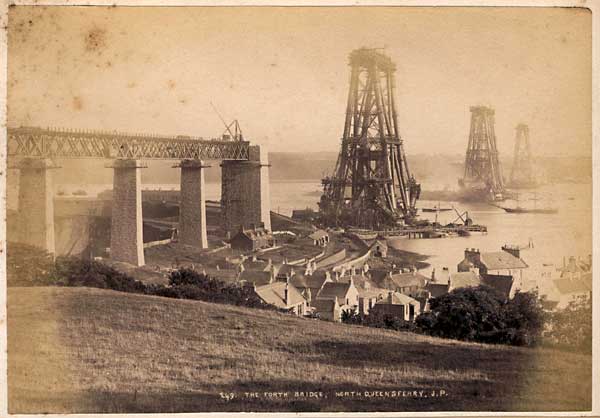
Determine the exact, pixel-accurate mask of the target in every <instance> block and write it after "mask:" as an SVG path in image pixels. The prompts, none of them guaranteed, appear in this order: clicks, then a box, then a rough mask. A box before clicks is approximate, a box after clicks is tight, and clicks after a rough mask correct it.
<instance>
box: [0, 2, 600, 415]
mask: <svg viewBox="0 0 600 418" xmlns="http://www.w3.org/2000/svg"><path fill="white" fill-rule="evenodd" d="M13 6H17V7H18V6H67V7H69V6H105V7H106V6H115V7H120V6H129V7H149V6H152V7H181V6H185V7H194V6H212V7H231V6H235V7H243V6H260V7H270V6H286V7H298V6H301V7H302V6H304V7H325V6H329V7H332V6H333V7H373V6H387V7H407V6H408V7H452V8H454V7H465V6H467V7H534V8H546V7H567V8H572V7H575V8H587V9H589V10H590V11H591V13H592V167H593V168H592V170H593V175H592V182H593V183H592V189H593V199H592V216H593V227H592V228H593V234H592V235H593V243H592V251H593V265H594V266H597V265H598V262H599V261H600V256H599V253H600V224H599V222H598V221H599V219H598V217H599V215H600V186H599V184H600V148H599V145H600V143H599V141H600V128H599V103H600V102H599V100H600V83H599V77H600V65H599V61H600V48H599V42H600V18H599V15H600V0H581V1H566V0H528V1H523V0H503V1H500V0H495V1H494V0H389V1H375V0H373V1H371V0H325V1H319V0H301V1H298V0H292V1H272V0H265V1H260V0H237V1H236V0H226V1H218V0H187V1H184V0H176V1H175V0H174V1H168V0H95V1H69V0H62V1H60V0H53V1H48V0H40V1H37V0H12V1H10V2H8V1H6V0H0V21H1V23H2V31H0V63H2V66H1V69H0V85H1V90H2V94H1V95H0V118H1V119H0V121H1V124H2V129H1V131H0V143H1V144H2V147H1V148H0V202H2V203H1V204H0V214H1V218H2V220H3V221H2V222H0V389H1V394H0V416H9V414H8V409H7V408H8V389H7V383H8V381H7V332H8V330H7V310H6V297H7V288H6V286H7V282H6V231H7V227H6V197H7V196H6V194H7V193H6V177H7V176H6V174H7V161H6V157H7V149H6V145H7V129H6V128H7V82H8V62H7V61H8V44H7V42H8V26H9V24H10V22H9V21H8V10H9V8H10V7H13ZM599 272H600V269H598V268H596V269H593V292H592V295H593V298H592V299H593V305H592V306H593V350H592V364H593V372H592V388H593V394H592V410H591V411H589V412H502V413H499V412H393V413H391V412H385V413H384V412H343V413H340V412H336V413H323V412H316V413H315V412H302V413H288V412H284V413H279V412H272V413H246V412H244V413H221V412H219V413H211V412H199V413H179V414H176V415H177V416H181V417H236V416H263V415H269V416H278V417H297V416H301V417H302V416H307V417H314V416H319V417H340V416H347V417H367V416H369V417H407V416H423V417H450V416H469V417H471V416H600V404H599V402H600V401H599V400H600V381H599V379H600V364H599V363H600V362H599V358H600V341H599V340H600V297H599V295H600V277H599V276H600V274H599ZM242 414H243V415H242ZM44 415H45V416H48V417H55V416H56V417H59V416H60V417H64V416H71V415H72V416H81V414H68V415H62V414H48V415H46V414H44ZM124 415H126V416H131V417H146V416H156V417H171V416H173V414H168V413H165V414H159V413H148V414H85V416H102V417H104V416H110V417H122V416H124ZM10 416H15V417H17V416H18V417H21V416H22V417H27V416H38V415H21V414H15V415H12V414H11V415H10Z"/></svg>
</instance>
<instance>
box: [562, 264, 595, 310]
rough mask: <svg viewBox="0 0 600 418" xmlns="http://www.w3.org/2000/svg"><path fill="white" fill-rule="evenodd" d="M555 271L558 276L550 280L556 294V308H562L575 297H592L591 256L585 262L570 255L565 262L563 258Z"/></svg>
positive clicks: (575, 298)
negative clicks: (567, 261)
mask: <svg viewBox="0 0 600 418" xmlns="http://www.w3.org/2000/svg"><path fill="white" fill-rule="evenodd" d="M557 271H559V272H560V278H558V279H555V280H553V281H552V283H553V285H554V288H555V289H556V292H555V293H557V294H558V297H557V299H558V300H557V302H558V303H557V304H556V309H564V308H566V307H567V306H569V303H571V302H572V301H575V300H577V299H580V298H591V297H592V287H593V286H592V257H591V256H589V257H588V261H587V262H584V261H582V260H581V259H576V258H575V257H570V258H569V263H568V264H567V263H566V261H565V260H564V259H563V266H562V267H561V268H558V269H557Z"/></svg>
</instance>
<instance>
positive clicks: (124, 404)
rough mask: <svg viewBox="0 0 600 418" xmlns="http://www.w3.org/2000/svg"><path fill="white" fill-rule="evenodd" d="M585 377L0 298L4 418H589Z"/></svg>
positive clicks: (181, 311) (382, 343)
mask: <svg viewBox="0 0 600 418" xmlns="http://www.w3.org/2000/svg"><path fill="white" fill-rule="evenodd" d="M591 365H592V362H591V356H586V355H576V354H568V353H564V352H558V351H551V350H542V349H519V348H510V347H497V346H483V345H477V344H467V343H459V342H453V341H447V340H440V339H435V338H430V337H424V336H418V335H414V334H407V333H396V332H392V331H384V330H375V329H368V328H363V327H358V326H353V327H351V326H346V325H340V324H333V323H326V322H320V321H315V320H307V319H297V318H292V317H288V316H285V315H281V314H275V313H272V312H264V311H259V310H250V309H245V308H238V307H230V306H224V305H215V304H210V303H204V302H196V301H184V300H173V299H165V298H159V297H150V296H140V295H129V294H124V293H117V292H113V291H105V290H97V289H86V288H10V289H9V290H8V384H9V386H8V389H9V390H8V395H9V405H8V406H9V412H11V413H43V412H71V413H75V412H79V413H84V412H201V411H266V410H268V411H307V412H308V411H319V410H321V411H349V410H356V411H392V410H396V411H431V410H435V411H447V410H487V411H506V410H515V411H529V410H531V411H551V410H588V409H590V408H591ZM415 391H416V392H417V393H415ZM441 391H444V392H445V393H444V392H441ZM270 392H279V393H282V394H280V395H277V396H274V395H273V394H271V395H269V394H268V393H270ZM296 392H302V393H296ZM308 392H313V393H312V396H311V393H308ZM340 392H349V393H345V394H344V393H340ZM351 392H355V393H354V394H352V393H351ZM419 392H421V393H419ZM283 393H287V395H284V394H283ZM319 394H320V395H319ZM433 395H436V396H433ZM440 395H441V396H440ZM227 396H232V398H231V399H229V400H228V399H226V397H227ZM314 396H319V397H314ZM321 396H322V397H321Z"/></svg>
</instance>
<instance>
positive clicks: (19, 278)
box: [6, 242, 54, 287]
mask: <svg viewBox="0 0 600 418" xmlns="http://www.w3.org/2000/svg"><path fill="white" fill-rule="evenodd" d="M53 269H54V260H53V257H52V255H51V254H49V253H48V252H46V251H44V250H41V249H39V248H36V247H32V246H30V245H26V244H19V243H15V242H9V243H8V244H7V250H6V280H7V281H6V283H7V286H9V287H10V286H49V285H51V284H53V275H52V271H53Z"/></svg>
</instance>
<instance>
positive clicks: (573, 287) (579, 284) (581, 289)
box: [554, 273, 592, 295]
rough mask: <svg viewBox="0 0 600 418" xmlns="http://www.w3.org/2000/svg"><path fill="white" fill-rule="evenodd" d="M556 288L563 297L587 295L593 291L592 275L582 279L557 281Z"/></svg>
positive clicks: (584, 276) (589, 274) (555, 281)
mask: <svg viewBox="0 0 600 418" xmlns="http://www.w3.org/2000/svg"><path fill="white" fill-rule="evenodd" d="M554 286H555V287H556V289H558V291H559V292H560V293H562V294H563V295H565V294H569V293H587V292H591V291H592V273H587V274H584V275H583V276H582V277H581V278H578V277H576V278H573V279H556V280H554Z"/></svg>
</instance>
